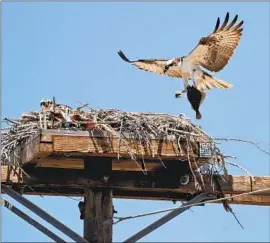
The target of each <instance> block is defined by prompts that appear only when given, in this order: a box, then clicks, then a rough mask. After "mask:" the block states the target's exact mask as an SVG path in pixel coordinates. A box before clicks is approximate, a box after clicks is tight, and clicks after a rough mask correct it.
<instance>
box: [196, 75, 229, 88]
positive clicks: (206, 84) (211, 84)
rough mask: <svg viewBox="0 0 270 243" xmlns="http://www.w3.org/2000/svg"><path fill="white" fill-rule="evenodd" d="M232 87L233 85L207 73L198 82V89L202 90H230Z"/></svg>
mask: <svg viewBox="0 0 270 243" xmlns="http://www.w3.org/2000/svg"><path fill="white" fill-rule="evenodd" d="M232 87H233V85H232V84H231V83H229V82H227V81H224V80H221V79H218V78H215V77H213V76H212V75H209V74H207V73H204V75H203V76H202V77H201V78H200V80H199V82H197V88H198V89H200V90H205V89H206V88H207V89H209V90H211V89H213V88H218V89H230V88H232Z"/></svg>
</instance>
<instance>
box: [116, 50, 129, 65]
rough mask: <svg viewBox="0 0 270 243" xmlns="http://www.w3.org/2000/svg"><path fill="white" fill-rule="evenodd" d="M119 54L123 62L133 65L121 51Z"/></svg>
mask: <svg viewBox="0 0 270 243" xmlns="http://www.w3.org/2000/svg"><path fill="white" fill-rule="evenodd" d="M117 53H118V55H119V56H120V57H121V58H122V60H124V61H125V62H128V63H131V61H130V60H129V59H128V58H127V57H126V55H125V54H124V53H123V52H122V51H121V50H119V51H118V52H117Z"/></svg>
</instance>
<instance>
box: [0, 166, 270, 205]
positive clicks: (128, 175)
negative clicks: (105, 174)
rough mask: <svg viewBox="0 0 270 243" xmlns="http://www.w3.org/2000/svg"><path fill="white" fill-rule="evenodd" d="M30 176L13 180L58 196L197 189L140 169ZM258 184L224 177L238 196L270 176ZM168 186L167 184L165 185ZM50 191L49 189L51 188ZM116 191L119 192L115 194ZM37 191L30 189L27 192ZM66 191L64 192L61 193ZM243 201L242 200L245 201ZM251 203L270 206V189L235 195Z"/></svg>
mask: <svg viewBox="0 0 270 243" xmlns="http://www.w3.org/2000/svg"><path fill="white" fill-rule="evenodd" d="M7 170H8V168H7V166H2V168H1V172H2V175H1V182H2V183H4V184H5V183H7V177H6V176H7V174H8V173H7ZM34 171H35V173H34V172H32V174H31V173H30V176H31V177H32V178H30V179H29V178H27V177H25V178H24V180H23V181H20V180H19V179H18V178H17V177H16V176H12V177H10V178H9V179H10V180H11V181H12V182H13V185H14V186H16V185H18V186H19V185H31V187H33V188H35V190H36V191H37V194H38V192H39V193H40V194H42V195H48V193H49V194H51V193H52V192H51V191H53V190H55V191H57V192H55V193H54V195H58V194H59V193H60V195H66V194H69V193H71V194H72V195H82V191H83V190H84V188H86V187H87V188H104V187H105V188H112V189H113V191H114V196H115V197H123V198H134V199H136V198H145V199H150V198H151V197H155V198H156V199H157V200H161V199H164V200H166V199H167V200H171V199H173V198H175V199H177V200H179V197H181V198H182V199H183V194H187V195H188V194H189V193H191V192H196V191H195V189H194V188H195V187H194V182H193V181H191V182H190V183H189V184H187V185H185V186H183V185H180V184H179V185H178V186H177V185H173V186H171V187H170V186H168V184H164V182H166V178H165V179H163V180H162V178H161V179H160V178H159V179H157V178H156V179H155V178H154V179H153V178H152V177H151V176H145V175H142V173H140V172H120V171H114V172H112V174H111V175H110V178H109V180H108V181H107V182H106V181H103V180H101V179H100V180H93V179H90V178H86V177H85V175H84V173H83V171H81V172H80V171H78V170H57V169H54V170H53V169H45V168H39V170H38V169H35V170H34ZM254 179H255V183H254V184H253V185H252V184H251V180H250V177H249V176H229V177H228V178H227V182H224V181H222V180H220V185H221V189H222V191H223V192H224V193H225V194H229V195H237V194H241V193H247V192H252V191H256V190H261V189H267V188H270V177H269V176H262V177H259V176H256V177H255V178H254ZM204 181H205V184H206V185H208V186H207V188H206V191H208V192H218V191H217V189H215V188H212V187H210V186H209V185H210V182H211V177H210V176H207V175H204ZM164 185H165V186H164ZM46 188H47V189H48V188H49V189H48V190H47V189H46ZM115 192H117V193H116V194H115ZM29 193H31V194H33V192H31V191H28V192H27V194H29ZM61 193H62V194H61ZM241 200H242V201H241ZM241 202H243V203H242V204H248V205H268V206H270V190H268V191H264V192H259V193H257V194H253V195H243V196H241V198H237V199H236V198H235V199H233V200H232V203H236V204H241Z"/></svg>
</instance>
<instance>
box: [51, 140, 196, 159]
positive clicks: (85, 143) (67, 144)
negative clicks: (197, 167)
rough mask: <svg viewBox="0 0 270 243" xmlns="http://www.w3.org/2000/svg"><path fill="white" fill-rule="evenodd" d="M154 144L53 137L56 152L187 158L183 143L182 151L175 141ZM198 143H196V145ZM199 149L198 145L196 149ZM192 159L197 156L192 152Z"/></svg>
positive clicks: (153, 141) (134, 141) (153, 142)
mask: <svg viewBox="0 0 270 243" xmlns="http://www.w3.org/2000/svg"><path fill="white" fill-rule="evenodd" d="M151 143H152V146H151V147H149V146H147V145H146V143H145V144H144V146H142V145H141V144H140V143H139V141H136V140H128V141H127V144H128V146H127V145H126V144H125V143H124V142H123V141H122V142H121V144H120V146H119V144H118V139H117V138H89V137H76V136H73V137H71V136H54V137H53V151H54V152H65V153H68V152H80V153H94V154H97V153H100V154H105V155H112V156H117V155H118V153H119V154H120V155H121V156H124V157H127V156H130V152H131V153H134V154H135V155H136V156H140V157H142V156H145V157H147V158H151V157H153V158H155V157H157V155H159V156H161V157H174V158H175V157H177V158H179V159H187V149H186V146H185V145H184V144H182V151H179V149H178V147H177V144H176V142H175V141H166V142H165V141H158V140H152V141H151ZM195 146H196V145H194V147H195ZM195 151H198V145H197V147H196V150H195ZM190 156H191V157H192V159H194V157H195V158H196V157H197V153H195V156H194V154H193V153H191V152H190Z"/></svg>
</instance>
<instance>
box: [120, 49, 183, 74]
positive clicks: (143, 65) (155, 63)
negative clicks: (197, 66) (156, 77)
mask: <svg viewBox="0 0 270 243" xmlns="http://www.w3.org/2000/svg"><path fill="white" fill-rule="evenodd" d="M118 55H119V56H120V57H121V58H122V59H123V60H124V61H126V62H128V63H131V64H132V65H133V66H135V67H137V68H139V69H141V70H144V71H149V72H153V73H157V74H161V75H168V76H170V77H174V78H182V73H181V69H180V68H179V67H177V66H170V67H168V69H167V70H166V72H164V70H165V68H166V65H167V62H168V61H169V60H170V59H139V60H134V61H130V60H129V59H128V58H127V57H126V56H125V54H124V53H123V52H122V51H118Z"/></svg>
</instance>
